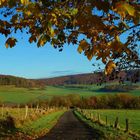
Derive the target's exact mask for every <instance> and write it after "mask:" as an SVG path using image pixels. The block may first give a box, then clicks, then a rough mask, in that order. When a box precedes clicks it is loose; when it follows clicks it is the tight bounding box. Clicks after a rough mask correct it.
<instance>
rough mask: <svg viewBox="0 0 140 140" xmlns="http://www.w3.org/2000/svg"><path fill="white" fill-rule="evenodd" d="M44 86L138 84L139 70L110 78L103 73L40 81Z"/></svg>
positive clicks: (120, 73) (139, 80)
mask: <svg viewBox="0 0 140 140" xmlns="http://www.w3.org/2000/svg"><path fill="white" fill-rule="evenodd" d="M39 81H41V82H42V83H44V84H46V85H68V84H98V85H101V84H102V83H106V82H112V81H116V82H119V83H124V82H125V81H129V82H132V83H136V82H140V69H137V70H131V71H121V72H114V73H112V74H111V75H110V76H105V75H104V74H103V72H97V73H87V74H77V75H69V76H61V77H55V78H48V79H47V78H46V79H40V80H39Z"/></svg>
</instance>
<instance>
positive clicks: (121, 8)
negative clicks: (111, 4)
mask: <svg viewBox="0 0 140 140" xmlns="http://www.w3.org/2000/svg"><path fill="white" fill-rule="evenodd" d="M116 10H117V12H118V14H120V15H121V16H122V17H123V18H124V17H125V16H126V14H127V13H128V14H129V15H130V16H133V17H134V16H135V12H136V10H135V8H134V7H133V6H132V5H130V4H129V3H127V2H125V1H120V2H117V3H116Z"/></svg>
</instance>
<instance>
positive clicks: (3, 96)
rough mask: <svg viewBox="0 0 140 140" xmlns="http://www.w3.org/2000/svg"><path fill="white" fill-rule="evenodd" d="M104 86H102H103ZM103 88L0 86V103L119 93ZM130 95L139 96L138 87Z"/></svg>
mask: <svg viewBox="0 0 140 140" xmlns="http://www.w3.org/2000/svg"><path fill="white" fill-rule="evenodd" d="M103 86H104V85H103ZM103 86H97V85H68V86H55V87H54V86H46V88H44V89H39V88H33V89H28V88H18V87H15V86H0V102H6V103H19V104H20V103H29V102H33V101H37V100H44V99H49V98H51V97H53V96H66V95H69V94H77V95H79V96H81V97H90V96H100V95H105V94H117V93H120V92H119V91H110V92H108V91H105V90H104V89H102V88H103ZM123 93H129V94H132V95H136V96H139V95H140V87H138V88H136V89H134V90H129V91H127V92H123Z"/></svg>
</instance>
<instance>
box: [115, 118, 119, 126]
mask: <svg viewBox="0 0 140 140" xmlns="http://www.w3.org/2000/svg"><path fill="white" fill-rule="evenodd" d="M118 123H119V118H118V117H116V120H115V123H114V128H117V127H118Z"/></svg>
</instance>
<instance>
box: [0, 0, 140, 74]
mask: <svg viewBox="0 0 140 140" xmlns="http://www.w3.org/2000/svg"><path fill="white" fill-rule="evenodd" d="M0 9H1V10H0V12H1V17H2V18H1V19H0V33H1V34H4V35H5V37H7V41H6V42H5V46H6V47H13V46H15V44H16V42H17V41H18V40H17V38H14V37H11V33H12V32H15V33H16V32H17V31H18V30H20V31H21V32H22V31H23V30H25V29H26V30H27V33H28V34H30V37H29V42H30V43H32V42H36V43H37V46H38V47H41V46H44V45H45V44H46V43H47V42H50V43H51V44H52V45H53V46H54V48H59V50H60V51H62V48H63V45H64V44H65V43H68V44H70V43H72V44H73V45H74V44H78V52H79V53H82V52H83V53H84V54H85V56H87V58H88V59H89V60H91V59H92V58H93V57H95V58H96V59H97V60H98V59H101V60H102V62H103V63H104V64H105V65H106V68H105V73H106V74H110V73H111V72H112V71H113V69H114V68H115V67H116V66H117V65H119V63H120V62H121V66H123V67H125V66H126V64H130V63H133V64H134V63H135V64H136V66H139V64H140V61H139V51H138V49H139V47H140V46H138V43H139V41H140V3H139V0H46V1H44V0H0ZM80 35H84V39H80V38H81V37H79V36H80ZM121 36H125V37H126V40H124V41H121V40H120V37H121ZM123 62H125V64H123Z"/></svg>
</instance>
